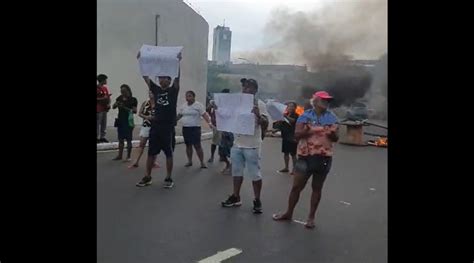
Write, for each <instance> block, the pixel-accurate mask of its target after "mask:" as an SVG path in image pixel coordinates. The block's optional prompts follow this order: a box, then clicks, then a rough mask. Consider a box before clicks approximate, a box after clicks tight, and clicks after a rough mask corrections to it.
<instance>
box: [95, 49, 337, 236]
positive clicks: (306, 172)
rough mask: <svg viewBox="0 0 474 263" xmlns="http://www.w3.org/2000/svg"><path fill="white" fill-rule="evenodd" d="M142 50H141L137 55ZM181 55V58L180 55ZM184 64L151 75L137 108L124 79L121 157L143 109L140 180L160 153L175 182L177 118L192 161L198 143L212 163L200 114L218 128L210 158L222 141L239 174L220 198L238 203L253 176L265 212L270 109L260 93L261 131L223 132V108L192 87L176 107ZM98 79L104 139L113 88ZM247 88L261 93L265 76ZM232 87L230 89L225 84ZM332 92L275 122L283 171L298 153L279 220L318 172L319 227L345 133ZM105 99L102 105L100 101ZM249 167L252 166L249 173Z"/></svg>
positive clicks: (258, 205) (222, 154)
mask: <svg viewBox="0 0 474 263" xmlns="http://www.w3.org/2000/svg"><path fill="white" fill-rule="evenodd" d="M139 57H140V53H139V54H138V55H137V58H139ZM178 58H179V59H180V60H181V56H180V55H179V56H178ZM179 72H180V71H178V77H177V78H175V79H174V80H172V79H171V77H168V76H159V77H157V78H156V79H155V80H151V79H150V78H149V77H147V76H144V77H143V78H144V80H145V83H146V86H147V87H148V90H149V99H148V100H147V101H145V102H143V104H142V105H141V107H140V110H139V111H137V104H138V103H137V99H136V98H134V97H133V95H132V92H131V89H130V87H129V86H128V85H126V84H124V85H122V86H121V89H120V90H121V95H120V96H119V97H118V98H117V99H116V102H115V103H114V104H113V106H112V108H114V109H115V108H118V109H119V113H118V117H117V119H116V121H115V126H116V127H117V132H118V139H119V153H118V156H117V157H116V158H115V160H121V159H122V154H123V150H124V142H125V141H127V160H130V158H131V149H132V144H131V141H132V131H133V127H134V123H133V115H134V114H136V113H137V112H138V114H139V116H140V117H141V118H143V124H142V128H141V131H140V138H141V140H140V147H139V150H138V158H137V160H136V161H135V162H134V163H133V165H132V166H131V167H138V163H139V160H140V157H141V156H142V154H143V151H144V147H145V145H146V142H147V141H148V142H149V148H148V157H147V161H146V170H145V176H144V177H143V178H142V179H141V180H140V182H138V183H137V184H136V185H137V186H138V187H144V186H149V185H151V184H152V176H151V172H152V169H153V167H157V166H158V164H157V163H156V157H157V155H158V154H159V153H160V152H162V151H163V152H164V154H165V156H166V177H165V179H164V187H165V188H172V187H173V185H174V182H173V179H172V170H173V152H174V146H175V140H174V138H175V126H176V124H177V121H181V122H182V125H183V130H182V132H183V137H184V142H185V145H186V155H187V158H188V162H187V163H186V167H190V166H192V165H193V163H192V155H193V148H194V150H195V151H196V153H197V156H198V158H199V161H200V167H201V168H207V166H206V164H205V163H204V154H203V149H202V146H201V118H203V119H204V120H205V121H206V122H207V123H208V125H209V127H210V128H211V129H212V130H213V138H212V145H211V156H210V158H209V160H208V162H209V163H212V162H213V161H214V156H215V152H216V150H217V148H218V154H219V160H220V161H222V162H224V163H225V164H226V166H225V168H224V169H223V171H222V172H223V173H231V174H232V177H233V192H232V194H230V195H229V197H228V198H227V199H226V200H225V201H223V202H222V203H221V204H222V206H223V207H237V206H240V205H241V204H242V202H241V197H240V190H241V186H242V183H243V179H244V176H245V177H247V178H249V179H250V180H252V186H253V190H254V200H253V212H254V213H262V202H261V199H260V193H261V190H262V174H261V157H262V152H261V149H262V142H263V139H264V135H265V132H266V130H267V127H268V124H269V118H268V117H269V115H268V112H267V110H266V105H265V103H263V101H261V100H258V99H256V98H255V99H254V107H253V109H252V113H253V114H254V115H255V124H256V125H255V132H254V134H253V135H242V134H232V133H229V132H221V131H218V130H217V128H216V126H217V123H216V111H218V108H217V106H216V104H215V103H214V102H213V101H212V100H211V101H210V103H209V105H208V107H207V108H205V107H204V105H202V104H201V103H200V102H197V101H196V95H195V94H194V92H193V91H187V92H186V103H185V104H184V105H182V106H181V107H180V108H179V110H178V109H177V100H178V93H179V89H180V84H179V83H180V82H179V81H180V73H179ZM98 82H99V84H98V86H97V105H98V106H97V124H98V132H97V133H98V143H99V142H105V141H106V140H105V137H104V136H105V128H104V126H105V125H106V112H107V111H108V110H109V109H110V106H108V105H110V97H111V94H110V93H109V92H108V90H107V88H106V86H105V85H106V83H107V77H106V76H105V75H99V76H98ZM241 83H242V93H246V94H252V95H255V94H257V92H258V83H257V81H256V80H254V79H242V80H241ZM222 92H223V93H228V92H229V90H228V89H225V90H222ZM331 100H332V97H331V96H330V95H329V94H328V93H327V92H324V91H320V92H316V93H315V94H314V95H313V98H312V100H311V104H312V108H311V109H307V110H306V111H304V113H303V114H302V115H301V116H299V115H298V114H297V113H296V107H297V105H296V103H294V102H290V103H288V104H287V105H288V107H287V110H286V112H285V113H284V120H282V121H278V122H276V123H274V125H273V128H274V129H275V130H280V131H281V133H282V152H283V154H284V164H285V167H284V168H283V169H281V170H279V172H281V173H288V172H290V169H289V159H290V156H291V158H292V172H291V174H292V175H293V186H292V189H291V192H290V196H289V200H288V207H287V210H286V211H285V212H284V213H278V214H274V215H273V219H274V220H276V221H282V220H291V218H292V214H293V210H294V208H295V206H296V204H297V202H298V199H299V195H300V193H301V191H302V190H303V189H304V187H305V185H306V183H307V181H308V179H309V178H310V177H311V176H313V179H312V184H311V185H312V190H313V192H312V195H311V206H310V213H309V216H308V219H307V222H306V224H305V226H306V227H308V228H313V227H314V218H315V213H316V210H317V207H318V204H319V201H320V199H321V191H322V187H323V183H324V181H325V179H326V176H327V174H328V173H329V170H330V168H331V163H332V155H333V150H332V148H333V143H334V142H336V141H337V140H338V126H337V118H336V116H335V115H334V114H333V113H332V112H330V111H329V110H328V105H329V102H330V101H331ZM99 104H100V105H101V106H100V107H99ZM244 170H245V172H244Z"/></svg>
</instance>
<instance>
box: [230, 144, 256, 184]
mask: <svg viewBox="0 0 474 263" xmlns="http://www.w3.org/2000/svg"><path fill="white" fill-rule="evenodd" d="M230 159H231V161H232V176H244V174H245V176H246V177H248V178H250V179H252V181H259V180H262V175H261V173H260V149H259V148H238V147H232V149H231V150H230ZM244 169H246V171H245V172H244Z"/></svg>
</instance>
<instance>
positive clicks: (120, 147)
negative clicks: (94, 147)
mask: <svg viewBox="0 0 474 263" xmlns="http://www.w3.org/2000/svg"><path fill="white" fill-rule="evenodd" d="M124 146H125V141H124V140H123V139H122V140H119V150H118V155H117V157H115V158H114V160H122V158H123V148H124Z"/></svg>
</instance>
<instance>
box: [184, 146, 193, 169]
mask: <svg viewBox="0 0 474 263" xmlns="http://www.w3.org/2000/svg"><path fill="white" fill-rule="evenodd" d="M186 156H187V157H188V163H187V164H186V165H185V166H191V165H192V163H193V146H192V145H191V144H186Z"/></svg>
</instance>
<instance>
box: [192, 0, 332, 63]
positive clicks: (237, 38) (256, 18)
mask: <svg viewBox="0 0 474 263" xmlns="http://www.w3.org/2000/svg"><path fill="white" fill-rule="evenodd" d="M328 1H330V0H312V1H310V0H184V2H186V3H187V4H188V5H190V6H191V7H192V8H193V9H194V10H196V11H197V12H198V13H199V14H201V16H203V17H204V19H206V21H207V22H208V23H209V51H208V58H209V59H211V57H212V33H213V30H214V28H215V27H216V26H217V25H222V24H223V23H224V19H225V25H226V26H228V27H230V30H231V31H232V44H231V52H232V53H233V52H242V51H252V50H255V49H258V48H259V47H262V46H263V34H262V32H263V28H264V27H265V24H266V22H267V20H268V19H269V15H270V12H271V11H272V10H273V9H275V8H279V7H286V8H289V9H290V10H295V11H305V10H315V9H317V8H320V7H321V6H322V5H323V4H324V3H326V2H328ZM333 1H334V0H333Z"/></svg>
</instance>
